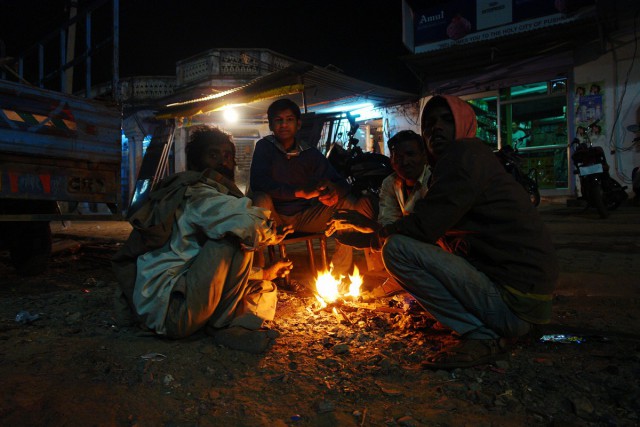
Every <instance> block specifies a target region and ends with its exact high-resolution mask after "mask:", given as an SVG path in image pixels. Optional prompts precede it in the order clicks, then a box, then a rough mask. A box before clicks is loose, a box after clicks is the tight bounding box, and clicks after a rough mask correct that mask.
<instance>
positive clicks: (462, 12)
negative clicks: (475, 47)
mask: <svg viewBox="0 0 640 427" xmlns="http://www.w3.org/2000/svg"><path fill="white" fill-rule="evenodd" d="M593 4H594V0H574V1H573V2H572V6H573V7H574V8H575V7H577V6H588V5H593ZM567 10H568V9H567V2H566V1H562V0H555V1H554V0H535V1H534V0H450V1H447V2H445V3H441V4H440V5H438V6H436V7H431V8H429V9H423V10H414V15H413V16H414V23H413V28H414V43H415V53H424V52H431V51H436V50H440V49H446V48H449V47H452V46H456V45H463V44H469V43H475V42H479V41H484V40H490V39H495V38H499V37H504V36H509V35H513V34H517V33H522V32H526V31H531V30H538V29H541V28H545V27H548V26H552V25H557V24H564V23H568V22H572V21H575V20H577V19H578V16H576V15H575V14H569V15H567V14H566V12H567Z"/></svg>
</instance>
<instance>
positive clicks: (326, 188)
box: [318, 183, 338, 206]
mask: <svg viewBox="0 0 640 427" xmlns="http://www.w3.org/2000/svg"><path fill="white" fill-rule="evenodd" d="M318 191H319V192H320V196H319V197H318V200H319V201H320V203H322V204H324V205H325V206H333V205H335V204H336V203H338V192H337V191H336V188H335V186H333V185H332V184H331V183H326V184H323V185H321V186H319V187H318Z"/></svg>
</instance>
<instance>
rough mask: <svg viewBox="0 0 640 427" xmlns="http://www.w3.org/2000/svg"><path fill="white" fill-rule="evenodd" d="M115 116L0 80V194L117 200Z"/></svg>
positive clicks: (110, 110) (88, 103)
mask: <svg viewBox="0 0 640 427" xmlns="http://www.w3.org/2000/svg"><path fill="white" fill-rule="evenodd" d="M120 129H121V115H120V111H119V109H118V108H116V107H115V106H109V105H107V104H105V103H101V102H97V101H92V100H88V99H84V98H78V97H75V96H72V95H67V94H63V93H59V92H54V91H49V90H45V89H40V88H34V87H31V86H26V85H22V84H17V83H13V82H8V81H2V80H0V199H3V198H10V199H27V200H51V201H78V202H80V201H85V202H97V203H115V204H118V205H119V204H120V203H119V200H120V162H121V156H122V154H121V130H120Z"/></svg>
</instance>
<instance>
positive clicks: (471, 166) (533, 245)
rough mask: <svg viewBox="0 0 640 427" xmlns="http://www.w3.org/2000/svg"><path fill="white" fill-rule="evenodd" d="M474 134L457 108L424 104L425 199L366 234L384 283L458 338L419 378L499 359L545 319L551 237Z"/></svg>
mask: <svg viewBox="0 0 640 427" xmlns="http://www.w3.org/2000/svg"><path fill="white" fill-rule="evenodd" d="M476 127H477V123H476V117H475V113H474V112H473V109H472V108H471V106H470V105H469V104H468V103H466V102H465V101H463V100H461V99H459V98H457V97H453V96H446V95H441V96H434V97H433V98H431V99H430V100H429V102H427V104H426V105H425V107H424V109H423V112H422V118H421V128H422V136H423V137H424V139H425V142H426V145H427V156H428V159H429V165H430V167H431V178H430V180H429V189H428V192H427V194H426V195H425V197H424V198H422V199H421V200H419V201H418V202H416V204H415V207H414V209H413V212H412V213H410V214H409V215H406V216H404V217H402V218H400V219H398V220H397V221H395V222H393V223H392V224H388V225H385V226H383V227H379V228H378V229H377V230H370V231H375V233H374V234H373V239H372V240H373V241H374V246H378V247H381V246H382V257H383V260H384V265H385V267H386V269H387V270H388V271H389V273H390V274H391V275H392V276H393V277H394V278H395V279H396V280H397V281H398V283H400V285H401V286H402V287H403V288H404V289H405V290H407V291H408V292H409V293H410V294H411V295H413V296H414V297H415V298H416V300H417V301H418V302H419V303H420V304H421V305H422V306H423V307H424V308H425V309H426V310H427V311H429V313H431V314H432V315H433V316H434V317H435V318H436V319H437V320H438V321H440V323H442V324H443V325H445V326H448V327H449V328H451V329H452V330H454V331H455V332H456V333H457V334H459V336H460V341H459V342H458V343H456V344H455V345H452V346H451V347H448V348H444V349H442V350H441V351H440V352H438V353H436V354H435V355H434V356H432V357H430V358H428V359H427V360H425V361H424V362H423V366H424V367H426V368H434V369H453V368H464V367H470V366H474V365H478V364H483V363H488V362H492V361H494V360H497V359H500V358H503V357H504V356H506V343H507V342H508V341H509V340H512V339H515V338H517V337H520V336H522V335H525V334H527V333H528V332H530V330H531V327H532V325H533V324H542V323H547V322H548V321H549V320H550V317H551V302H552V292H553V290H554V288H555V283H556V280H557V276H558V266H557V261H556V256H555V253H554V248H553V244H552V241H551V237H550V235H549V232H548V231H547V229H546V227H545V226H544V224H543V222H542V220H541V218H540V217H539V215H538V212H537V211H536V209H535V207H534V206H533V205H532V204H531V202H530V201H529V196H528V195H527V193H526V192H525V191H524V190H523V188H522V187H521V186H520V185H519V184H518V183H517V182H516V181H515V180H514V179H513V177H512V176H510V175H509V174H507V173H506V172H505V170H504V168H503V167H502V165H501V164H500V162H499V161H498V159H497V158H496V156H495V155H494V154H493V151H492V150H491V148H489V147H488V146H487V145H485V144H484V143H483V142H482V141H480V140H479V139H477V138H475V134H476ZM360 231H365V232H366V231H367V230H364V229H361V230H360Z"/></svg>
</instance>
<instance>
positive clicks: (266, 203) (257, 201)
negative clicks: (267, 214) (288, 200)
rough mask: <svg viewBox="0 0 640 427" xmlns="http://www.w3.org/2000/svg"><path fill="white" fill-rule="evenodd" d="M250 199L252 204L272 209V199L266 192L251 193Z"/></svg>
mask: <svg viewBox="0 0 640 427" xmlns="http://www.w3.org/2000/svg"><path fill="white" fill-rule="evenodd" d="M251 201H252V202H253V206H258V207H260V208H267V209H270V210H273V199H272V198H271V196H270V195H268V194H267V193H260V192H256V193H253V194H251Z"/></svg>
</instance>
